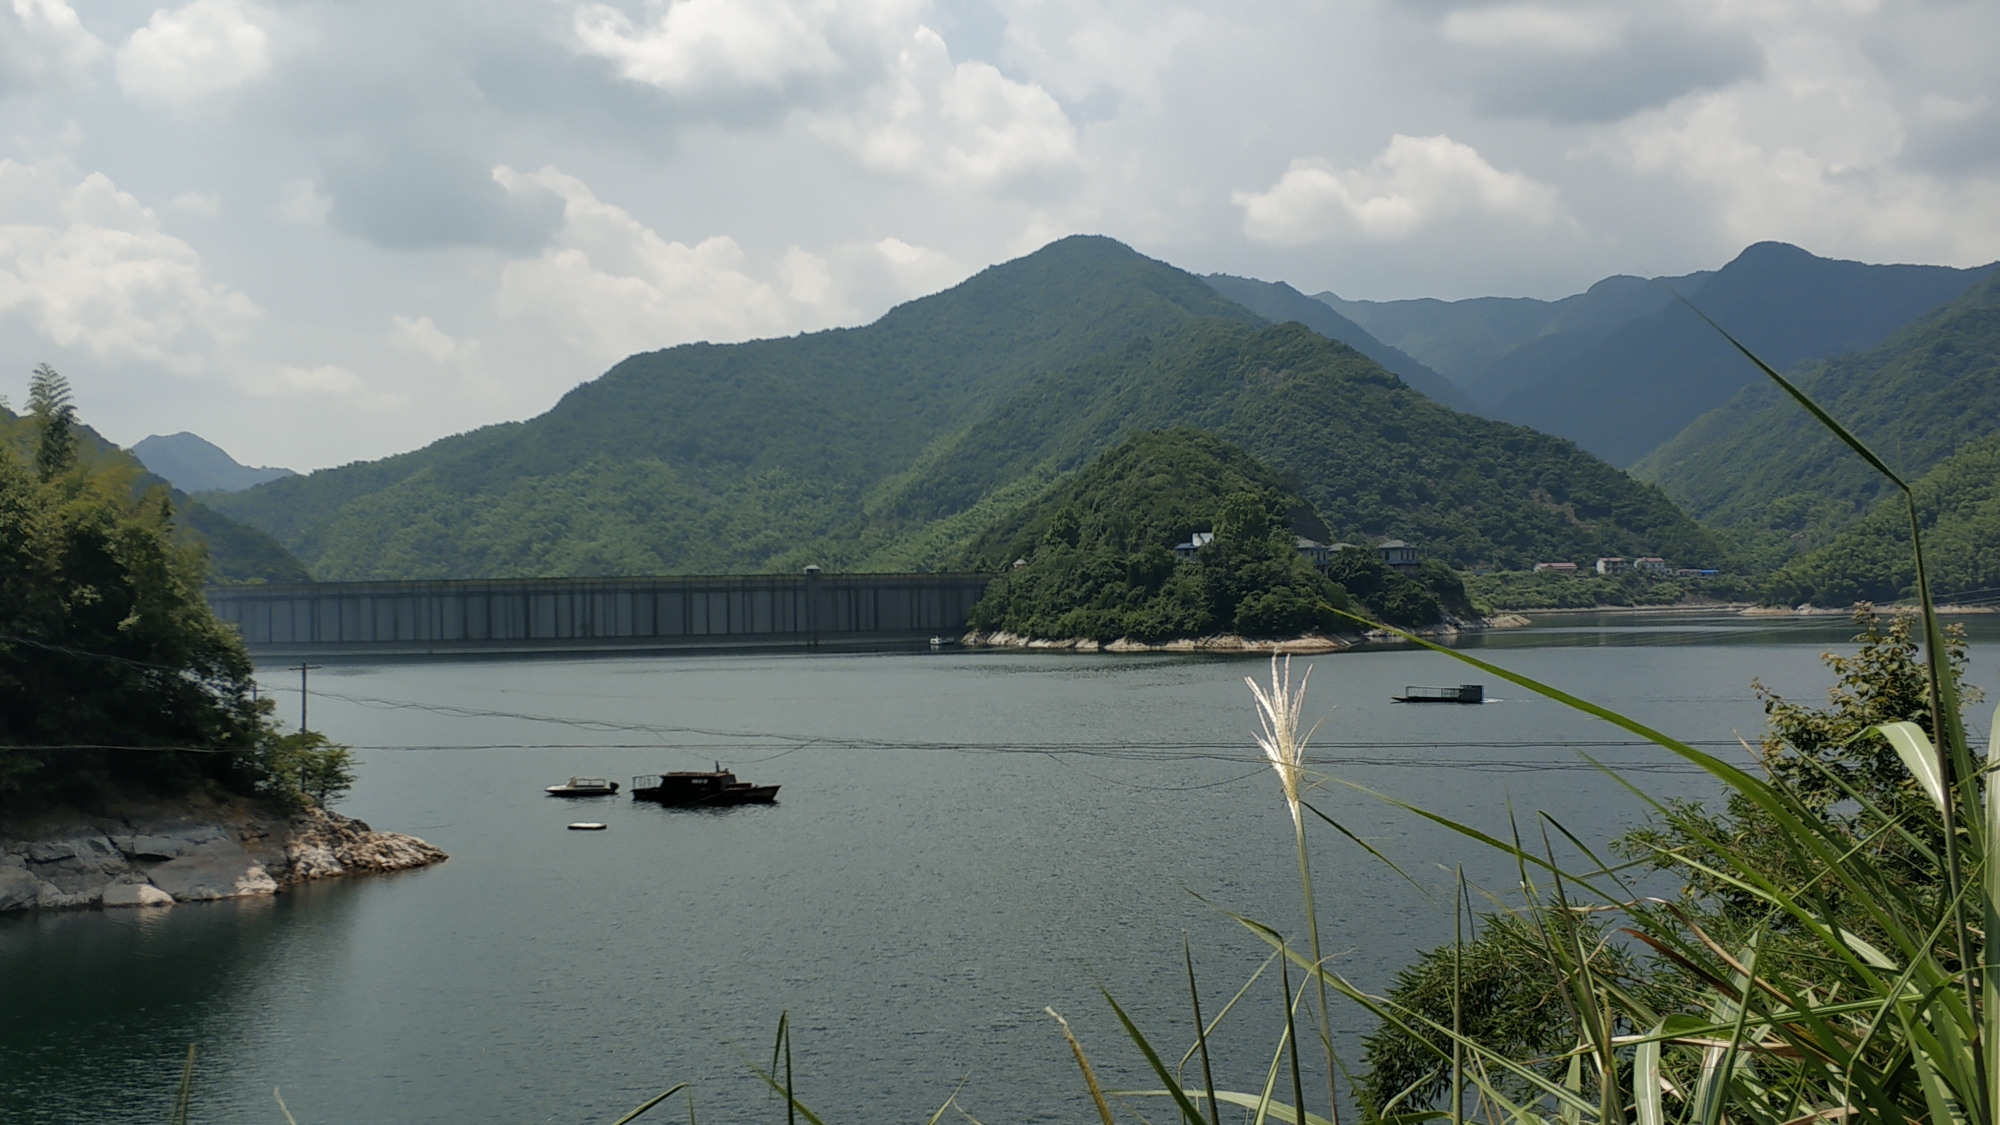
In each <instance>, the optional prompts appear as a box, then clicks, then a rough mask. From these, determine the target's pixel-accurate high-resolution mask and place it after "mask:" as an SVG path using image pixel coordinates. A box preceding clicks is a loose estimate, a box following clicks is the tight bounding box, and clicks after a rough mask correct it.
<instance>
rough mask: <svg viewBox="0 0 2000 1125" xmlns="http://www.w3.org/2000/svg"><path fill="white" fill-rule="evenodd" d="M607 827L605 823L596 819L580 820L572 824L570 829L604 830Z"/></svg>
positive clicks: (579, 830) (573, 830) (581, 830)
mask: <svg viewBox="0 0 2000 1125" xmlns="http://www.w3.org/2000/svg"><path fill="white" fill-rule="evenodd" d="M605 827H606V826H605V825H602V824H599V823H598V822H596V821H594V820H579V821H577V822H576V823H575V824H572V825H570V826H569V830H570V831H571V832H602V831H604V829H605Z"/></svg>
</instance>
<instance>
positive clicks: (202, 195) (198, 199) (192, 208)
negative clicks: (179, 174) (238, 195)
mask: <svg viewBox="0 0 2000 1125" xmlns="http://www.w3.org/2000/svg"><path fill="white" fill-rule="evenodd" d="M167 206H169V207H171V208H173V209H174V210H176V211H186V212H187V213H188V214H190V215H220V214H222V197H221V196H219V195H217V194H215V193H214V192H197V191H184V192H182V193H180V194H179V195H176V196H174V199H173V202H171V203H169V204H167Z"/></svg>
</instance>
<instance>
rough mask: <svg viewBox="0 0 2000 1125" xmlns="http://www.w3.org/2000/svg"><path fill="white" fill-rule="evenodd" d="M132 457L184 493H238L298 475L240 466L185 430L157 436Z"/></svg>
mask: <svg viewBox="0 0 2000 1125" xmlns="http://www.w3.org/2000/svg"><path fill="white" fill-rule="evenodd" d="M132 455H133V456H135V457H137V458H138V459H139V461H140V463H142V464H144V465H145V466H146V468H147V469H148V470H150V471H151V472H152V473H153V474H154V475H156V476H159V477H162V478H164V479H166V480H169V481H172V482H173V485H174V487H175V488H178V489H180V490H181V491H182V492H236V491H239V490H241V489H245V488H249V487H250V486H251V485H257V484H263V483H264V482H265V481H272V480H278V479H280V478H282V477H295V476H297V475H298V474H297V473H295V472H293V471H292V470H290V469H276V468H271V467H268V466H266V467H263V468H251V467H250V466H248V465H239V464H237V463H236V458H234V457H231V456H230V455H229V454H227V453H225V452H223V451H222V448H221V447H220V446H217V445H215V444H214V443H212V442H209V441H206V440H204V439H202V438H201V437H198V436H196V435H194V434H190V433H187V432H185V431H183V432H181V433H178V434H168V435H167V436H165V437H161V436H160V435H158V434H154V435H153V436H152V437H149V438H147V439H145V440H144V441H142V442H140V443H139V444H137V445H135V446H133V447H132Z"/></svg>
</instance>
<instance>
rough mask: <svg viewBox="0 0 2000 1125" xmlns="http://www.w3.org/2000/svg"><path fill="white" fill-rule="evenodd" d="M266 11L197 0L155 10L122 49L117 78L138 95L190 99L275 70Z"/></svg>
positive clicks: (236, 1) (228, 1)
mask: <svg viewBox="0 0 2000 1125" xmlns="http://www.w3.org/2000/svg"><path fill="white" fill-rule="evenodd" d="M263 18H265V17H264V15H263V13H261V12H258V11H257V10H256V9H254V8H252V7H250V6H249V5H247V4H244V3H243V2H242V0H194V2H193V3H191V4H189V5H187V6H186V7H183V8H179V9H176V10H173V11H169V10H167V9H165V8H162V9H160V10H159V11H157V12H154V13H153V18H152V19H151V20H149V21H148V22H147V24H146V26H145V27H142V28H140V29H138V30H137V31H134V32H133V33H132V36H131V38H129V39H127V40H126V41H125V45H124V46H122V47H120V48H118V82H119V85H121V86H123V87H124V89H125V92H126V93H127V94H129V95H132V96H133V97H136V98H140V99H157V100H161V101H167V102H186V101H190V100H193V99H196V98H200V97H202V96H203V95H206V94H212V93H217V92H219V91H222V90H230V89H234V88H236V87H238V86H244V85H248V84H249V83H252V82H255V81H257V80H258V79H260V78H263V77H265V76H267V75H268V74H270V72H271V51H270V36H269V35H268V34H267V33H266V32H265V30H264V28H263V27H262V26H260V25H259V23H258V21H259V20H260V19H263Z"/></svg>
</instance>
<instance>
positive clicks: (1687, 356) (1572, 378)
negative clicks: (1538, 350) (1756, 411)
mask: <svg viewBox="0 0 2000 1125" xmlns="http://www.w3.org/2000/svg"><path fill="white" fill-rule="evenodd" d="M1992 269H1993V267H1992V266H1986V267H1982V268H1979V269H1964V270H1960V269H1950V268H1947V267H1944V266H1872V265H1865V264H1863V263H1861V262H1841V261H1832V260H1830V259H1826V258H1817V257H1814V256H1813V255H1811V254H1808V253H1806V252H1805V251H1804V250H1801V249H1799V248H1798V247H1796V246H1788V245H1786V244H1784V243H1782V242H1760V243H1758V244H1757V245H1755V246H1752V247H1750V248H1749V249H1748V250H1745V251H1744V252H1743V253H1742V254H1740V255H1738V256H1737V258H1736V260H1735V261H1732V262H1730V263H1729V264H1728V265H1727V266H1724V267H1723V268H1722V269H1720V270H1717V271H1716V273H1715V275H1714V276H1713V277H1710V278H1709V279H1708V280H1707V281H1705V282H1703V284H1702V286H1701V288H1700V289H1699V290H1698V291H1697V292H1696V293H1695V294H1693V295H1692V297H1691V300H1693V301H1694V303H1695V304H1696V305H1697V306H1698V307H1700V308H1701V310H1702V311H1703V312H1705V313H1707V314H1708V315H1709V316H1710V317H1712V318H1714V320H1715V321H1716V322H1717V323H1718V324H1720V325H1722V327H1724V328H1726V329H1728V330H1729V331H1730V332H1731V333H1733V334H1735V335H1736V337H1737V338H1738V339H1739V340H1742V341H1743V343H1744V344H1745V345H1747V346H1748V347H1750V348H1751V349H1752V350H1754V351H1756V352H1757V353H1758V354H1759V355H1761V356H1763V357H1764V359H1765V360H1766V361H1767V362H1769V363H1770V364H1771V365H1772V366H1774V367H1777V368H1779V369H1780V370H1783V369H1784V368H1787V367H1790V366H1791V365H1793V364H1795V363H1798V362H1799V361H1801V360H1805V359H1817V358H1821V357H1825V356H1832V355H1839V354H1841V353H1843V352H1850V351H1856V350H1858V349H1861V348H1867V347H1872V346H1873V345H1875V344H1877V343H1880V342H1881V341H1882V340H1883V339H1884V338H1885V337H1887V336H1888V335H1889V334H1890V333H1891V332H1894V331H1895V330H1896V329H1898V328H1900V327H1902V326H1903V325H1905V324H1907V323H1909V322H1910V321H1911V320H1913V319H1915V318H1916V317H1918V316H1921V315H1923V314H1924V313H1926V312H1929V311H1930V310H1932V309H1934V308H1936V307H1937V306H1938V305H1940V304H1943V303H1944V302H1945V301H1948V300H1950V299H1952V298H1953V297H1956V296H1958V295H1959V294H1961V293H1963V292H1965V291H1966V290H1967V289H1968V288H1970V287H1971V286H1972V284H1973V283H1974V282H1976V281H1978V280H1979V279H1980V278H1981V277H1984V276H1985V275H1986V274H1987V273H1989V272H1991V271H1992ZM1761 378H1762V376H1761V375H1759V374H1758V373H1757V370H1756V368H1754V367H1752V366H1751V365H1750V364H1749V363H1748V362H1747V361H1745V360H1744V358H1743V357H1742V356H1741V355H1740V354H1738V353H1737V352H1736V350H1735V349H1734V348H1732V347H1730V346H1729V344H1728V343H1727V342H1726V341H1724V340H1723V339H1722V337H1721V336H1720V335H1718V334H1717V333H1716V332H1715V330H1714V329H1712V328H1710V327H1709V326H1708V325H1706V324H1703V323H1702V322H1701V319H1700V318H1699V317H1696V316H1695V315H1694V314H1693V313H1691V312H1690V311H1689V310H1687V309H1686V308H1684V307H1682V306H1681V305H1680V304H1679V302H1675V303H1673V304H1669V305H1664V306H1662V307H1661V308H1660V309H1659V310H1658V311H1655V312H1652V313H1649V314H1647V315H1645V316H1642V317H1639V318H1638V319H1636V320H1632V321H1629V322H1628V323H1626V324H1623V325H1621V326H1619V327H1618V328H1616V329H1614V330H1613V331H1612V332H1610V333H1608V334H1607V335H1605V336H1604V337H1603V338H1602V339H1600V340H1598V341H1596V342H1595V343H1592V344H1590V345H1589V346H1587V347H1585V348H1583V349H1582V350H1581V351H1579V352H1577V353H1576V354H1575V355H1573V356H1571V357H1569V358H1568V359H1566V360H1563V361H1560V362H1557V363H1553V364H1551V365H1550V367H1549V368H1548V370H1547V372H1546V373H1545V374H1544V375H1543V376H1542V377H1541V378H1540V379H1539V380H1537V381H1535V382H1533V383H1530V384H1527V385H1525V386H1521V387H1519V388H1517V389H1515V390H1514V391H1512V392H1511V393H1509V394H1507V395H1506V396H1505V397H1503V398H1501V399H1499V400H1498V401H1497V402H1496V403H1495V405H1494V413H1495V414H1496V415H1497V416H1499V417H1501V418H1506V419H1508V420H1510V421H1515V422H1520V423H1521V424H1523V425H1527V426H1533V427H1535V428H1536V429H1539V430H1545V431H1547V432H1549V433H1553V434H1560V435H1562V436H1563V437H1567V438H1570V439H1572V440H1574V441H1576V442H1577V444H1579V445H1581V446H1583V447H1584V448H1585V449H1588V450H1590V451H1591V452H1593V453H1596V454H1597V455H1598V456H1600V457H1603V458H1604V459H1605V460H1607V461H1610V462H1611V463H1612V464H1614V465H1630V464H1632V463H1633V462H1635V461H1637V460H1639V459H1640V458H1641V457H1644V456H1645V455H1646V454H1647V453H1649V452H1651V451H1652V450H1653V449H1655V448H1656V447H1658V446H1659V445H1660V444H1662V443H1663V442H1665V441H1666V440H1667V439H1669V438H1671V437H1673V436H1674V435H1675V434H1677V433H1679V432H1680V431H1681V430H1682V429H1683V428H1685V427H1686V426H1687V424H1688V423H1690V422H1692V421H1694V420H1695V419H1696V418H1698V417H1700V416H1701V415H1702V414H1705V413H1707V412H1708V411H1709V410H1712V409H1714V408H1715V407H1717V406H1720V405H1722V404H1723V403H1724V402H1726V401H1728V399H1729V397H1730V396H1731V395H1733V394H1735V393H1736V392H1737V391H1739V390H1741V389H1742V388H1744V387H1746V386H1748V385H1750V384H1751V383H1752V382H1754V381H1755V380H1758V379H1761Z"/></svg>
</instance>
